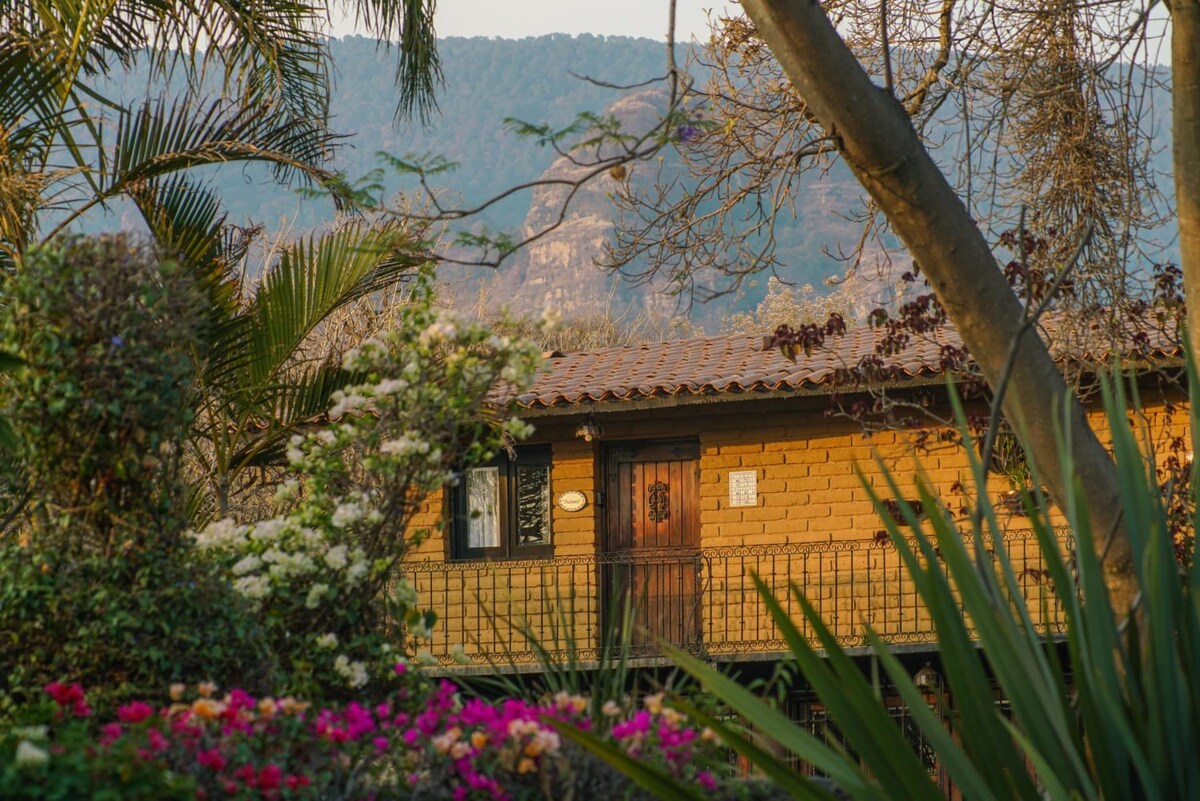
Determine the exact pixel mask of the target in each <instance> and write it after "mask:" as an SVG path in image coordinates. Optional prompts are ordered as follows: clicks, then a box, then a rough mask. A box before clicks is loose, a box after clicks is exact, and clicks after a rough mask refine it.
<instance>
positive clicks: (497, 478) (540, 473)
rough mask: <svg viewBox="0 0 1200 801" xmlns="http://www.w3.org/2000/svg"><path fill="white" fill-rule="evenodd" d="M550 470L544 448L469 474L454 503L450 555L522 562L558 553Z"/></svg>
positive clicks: (522, 452) (473, 469)
mask: <svg viewBox="0 0 1200 801" xmlns="http://www.w3.org/2000/svg"><path fill="white" fill-rule="evenodd" d="M550 471H551V459H550V448H549V447H545V446H542V447H528V448H522V449H521V450H520V451H518V452H517V454H516V456H515V457H513V458H509V457H508V456H507V455H502V456H501V457H499V458H497V459H495V460H494V461H492V462H491V463H490V464H486V465H481V466H478V467H471V468H468V469H467V470H464V471H463V475H462V480H461V481H460V483H459V486H458V487H456V488H455V491H454V492H453V493H452V498H451V502H452V506H453V520H452V532H451V543H452V547H451V556H452V557H453V558H455V559H514V558H515V559H520V558H530V557H540V556H549V555H550V554H551V553H553V541H552V535H551V522H550V521H551V501H550V499H551V497H552V496H551V492H550Z"/></svg>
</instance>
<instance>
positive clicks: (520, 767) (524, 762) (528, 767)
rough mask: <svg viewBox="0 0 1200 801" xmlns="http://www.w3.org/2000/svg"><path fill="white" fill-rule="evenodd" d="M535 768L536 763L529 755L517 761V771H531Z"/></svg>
mask: <svg viewBox="0 0 1200 801" xmlns="http://www.w3.org/2000/svg"><path fill="white" fill-rule="evenodd" d="M535 770H537V765H536V764H534V761H533V760H532V759H530V758H529V757H522V758H521V761H520V762H518V763H517V773H533V772H534V771H535Z"/></svg>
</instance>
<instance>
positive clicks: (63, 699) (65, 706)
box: [42, 681, 92, 718]
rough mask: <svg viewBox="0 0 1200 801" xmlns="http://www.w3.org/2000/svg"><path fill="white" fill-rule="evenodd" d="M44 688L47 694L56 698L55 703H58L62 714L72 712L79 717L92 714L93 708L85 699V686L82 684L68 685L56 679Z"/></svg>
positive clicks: (59, 712) (59, 711)
mask: <svg viewBox="0 0 1200 801" xmlns="http://www.w3.org/2000/svg"><path fill="white" fill-rule="evenodd" d="M42 689H43V690H44V691H45V692H46V695H49V696H50V697H51V698H53V699H54V703H56V704H58V714H59V715H60V716H61V715H63V714H64V713H65V712H70V713H71V714H72V715H73V716H75V717H77V718H86V717H88V716H89V715H91V714H92V708H91V707H90V706H88V705H87V701H86V700H84V697H83V687H82V686H81V685H79V684H69V685H68V684H63V683H62V682H59V681H54V682H51V683H49V684H47V685H46V686H45V687H43V688H42Z"/></svg>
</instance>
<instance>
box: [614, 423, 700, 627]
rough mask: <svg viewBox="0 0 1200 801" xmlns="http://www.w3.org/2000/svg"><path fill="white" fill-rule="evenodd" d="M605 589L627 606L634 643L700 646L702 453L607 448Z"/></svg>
mask: <svg viewBox="0 0 1200 801" xmlns="http://www.w3.org/2000/svg"><path fill="white" fill-rule="evenodd" d="M605 480H606V489H607V495H606V497H607V501H606V503H607V509H606V514H605V552H606V553H605V556H604V557H603V559H604V562H605V563H606V565H607V568H606V572H607V574H608V575H607V580H606V582H605V583H606V585H607V588H608V594H609V599H610V608H611V599H613V598H617V599H620V600H622V601H624V602H625V603H628V604H630V605H631V609H630V613H629V614H630V616H631V618H632V620H633V622H634V624H635V630H634V633H633V642H634V644H635V645H637V646H639V648H640V649H641V650H645V649H646V648H647V647H649V646H650V645H651V644H652V643H653V642H654V639H655V638H662V639H665V640H667V641H668V642H671V643H674V644H676V645H684V646H698V645H699V644H700V631H701V629H700V448H699V445H697V444H696V443H695V442H660V443H650V444H645V445H619V446H615V447H612V448H609V450H608V453H607V459H606V474H605Z"/></svg>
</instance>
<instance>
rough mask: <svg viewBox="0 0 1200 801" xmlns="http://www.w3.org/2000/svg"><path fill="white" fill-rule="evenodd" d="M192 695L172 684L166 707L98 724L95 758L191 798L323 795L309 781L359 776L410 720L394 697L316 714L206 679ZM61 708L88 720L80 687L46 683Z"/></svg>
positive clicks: (141, 707) (125, 711)
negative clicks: (138, 765)
mask: <svg viewBox="0 0 1200 801" xmlns="http://www.w3.org/2000/svg"><path fill="white" fill-rule="evenodd" d="M198 690H199V692H198V697H196V698H194V699H193V700H190V702H189V701H188V700H187V699H185V698H184V695H185V694H186V689H185V688H182V687H179V686H177V687H175V688H172V698H173V699H174V700H175V703H172V704H170V705H169V706H165V707H163V708H160V709H155V708H154V707H153V706H151V705H150V704H148V703H146V702H144V701H134V702H132V703H129V704H126V705H124V706H121V707H119V708H118V709H117V715H116V720H114V721H112V722H109V723H106V724H104V725H102V726H101V727H100V729H99V737H98V738H97V740H96V743H97V745H98V748H97V751H96V754H95V756H96V758H98V759H108V758H116V756H117V755H118V754H132V755H133V758H135V759H137V760H138V761H141V762H150V763H156V764H161V765H162V767H163V768H164V769H169V770H172V771H174V772H175V773H177V774H181V775H185V776H188V777H190V778H191V779H193V780H194V781H195V784H196V788H197V790H196V795H197V798H198V799H211V798H236V799H280V798H285V797H286V798H305V797H309V794H311V795H312V797H314V798H316V797H324V795H325V794H324V791H323V790H322V789H321V788H320V787H318V786H316V785H317V783H319V782H321V781H324V782H329V781H330V780H331V779H332V780H335V781H336V777H337V776H339V775H340V776H342V777H343V778H344V777H346V776H349V775H350V774H351V773H357V774H358V775H362V773H363V771H364V768H365V769H366V772H367V773H370V770H371V768H372V767H373V766H374V765H375V763H376V762H377V761H378V758H379V757H380V756H381V755H384V754H386V753H387V752H388V751H389V750H390V749H391V739H390V737H391V735H392V733H393V732H394V731H395V729H396V727H397V726H402V725H406V724H407V723H408V722H409V719H410V716H409V715H408V714H406V713H404V712H402V711H394V710H393V704H394V700H395V699H393V700H388V701H385V702H384V703H380V704H378V705H375V706H374V707H367V706H363V705H361V704H357V703H351V704H349V705H348V706H346V707H345V708H344V709H320V710H318V711H316V712H315V713H313V712H312V711H310V709H309V705H308V704H306V703H303V702H300V701H297V700H296V699H294V698H290V697H289V698H255V697H254V696H252V695H250V694H249V693H247V692H246V691H244V690H241V689H234V690H231V691H230V692H229V693H228V694H226V695H225V696H224V697H223V698H216V697H214V696H213V687H212V685H211V684H209V683H204V684H201V685H200V686H199V687H198ZM46 692H47V693H48V694H50V695H51V697H52V698H54V700H55V702H56V703H57V704H58V705H59V707H60V714H61V712H62V710H64V709H69V710H72V713H73V714H75V715H76V716H81V715H84V714H90V711H91V710H90V709H88V708H87V706H86V703H85V701H84V694H83V689H82V687H80V686H79V685H72V686H70V687H66V686H64V685H60V684H54V685H48V686H47V687H46ZM306 790H307V792H306Z"/></svg>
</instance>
